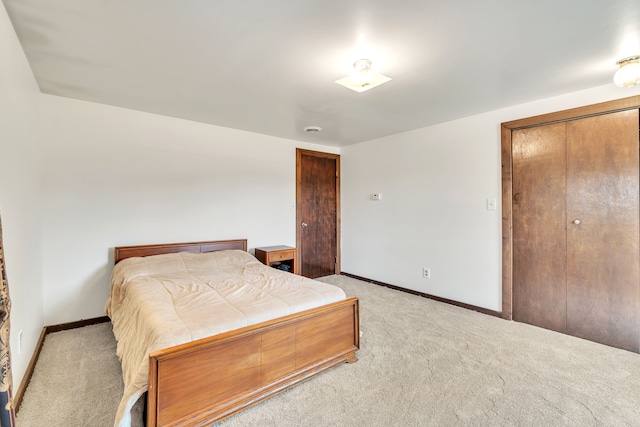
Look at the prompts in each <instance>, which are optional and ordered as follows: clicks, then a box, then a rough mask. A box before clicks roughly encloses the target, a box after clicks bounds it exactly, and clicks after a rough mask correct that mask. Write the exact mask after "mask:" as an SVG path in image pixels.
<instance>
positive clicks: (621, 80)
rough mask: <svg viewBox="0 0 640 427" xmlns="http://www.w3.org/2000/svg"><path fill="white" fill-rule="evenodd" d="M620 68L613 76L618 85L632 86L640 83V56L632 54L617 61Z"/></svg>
mask: <svg viewBox="0 0 640 427" xmlns="http://www.w3.org/2000/svg"><path fill="white" fill-rule="evenodd" d="M616 64H618V65H619V66H620V69H619V70H618V71H616V74H615V75H614V76H613V82H614V83H615V84H616V86H620V87H632V86H635V85H637V84H640V56H630V57H628V58H624V59H621V60H620V61H618V62H616Z"/></svg>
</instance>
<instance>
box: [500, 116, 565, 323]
mask: <svg viewBox="0 0 640 427" xmlns="http://www.w3.org/2000/svg"><path fill="white" fill-rule="evenodd" d="M565 139H566V123H557V124H553V125H548V126H539V127H533V128H528V129H521V130H517V131H514V132H513V135H512V150H513V154H512V156H513V320H516V321H518V322H524V323H529V324H531V325H535V326H539V327H541V328H546V329H551V330H554V331H558V332H565V331H566V328H567V323H566V319H567V316H566V314H567V311H566V303H567V298H566V284H567V246H566V221H565V218H566V214H565V212H566V205H565V201H566V161H567V160H566V158H567V154H566V143H565Z"/></svg>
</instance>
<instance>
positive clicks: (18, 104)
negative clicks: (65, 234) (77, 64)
mask: <svg viewBox="0 0 640 427" xmlns="http://www.w3.org/2000/svg"><path fill="white" fill-rule="evenodd" d="M39 97H40V91H39V89H38V86H37V84H36V82H35V79H34V77H33V74H32V72H31V69H30V68H29V65H28V63H27V61H26V58H25V56H24V53H23V51H22V48H21V47H20V44H19V43H18V39H17V37H16V34H15V32H14V30H13V27H12V26H11V22H10V21H9V17H8V16H7V12H6V10H5V8H4V5H2V4H0V214H1V215H2V228H3V237H4V239H3V240H4V249H5V261H6V269H7V270H6V272H7V279H8V282H9V293H10V296H11V300H12V310H11V357H12V362H13V366H12V370H13V381H14V393H15V391H16V390H17V388H18V385H19V384H20V382H21V381H22V377H23V376H24V372H25V370H26V368H27V365H28V364H29V360H30V359H31V355H32V354H33V350H34V348H35V345H36V342H37V340H38V337H39V336H40V331H41V330H42V326H43V301H42V298H43V295H42V214H41V210H42V208H41V197H42V190H41V176H40V168H41V143H40V133H39V113H38V100H39ZM21 330H22V331H23V339H22V351H20V348H19V347H20V346H19V343H18V333H19V331H21Z"/></svg>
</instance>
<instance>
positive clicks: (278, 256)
mask: <svg viewBox="0 0 640 427" xmlns="http://www.w3.org/2000/svg"><path fill="white" fill-rule="evenodd" d="M294 253H295V250H293V249H291V250H290V251H278V252H275V253H271V254H269V259H270V260H271V261H285V260H288V259H293V257H294Z"/></svg>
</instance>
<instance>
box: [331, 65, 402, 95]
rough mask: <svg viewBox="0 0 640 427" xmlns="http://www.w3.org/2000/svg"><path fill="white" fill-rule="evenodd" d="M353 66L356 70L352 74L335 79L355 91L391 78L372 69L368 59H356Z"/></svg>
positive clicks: (369, 87)
mask: <svg viewBox="0 0 640 427" xmlns="http://www.w3.org/2000/svg"><path fill="white" fill-rule="evenodd" d="M353 68H355V70H356V71H355V72H354V73H353V74H351V75H350V76H347V77H344V78H342V79H340V80H336V83H338V84H339V85H342V86H344V87H346V88H348V89H351V90H355V91H356V92H364V91H365V90H369V89H373V88H374V87H376V86H380V85H381V84H383V83H386V82H388V81H389V80H391V78H390V77H387V76H384V75H382V74H380V73H378V72H376V71H373V70H372V69H371V61H369V60H368V59H359V60H357V61H356V62H355V63H354V64H353Z"/></svg>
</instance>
